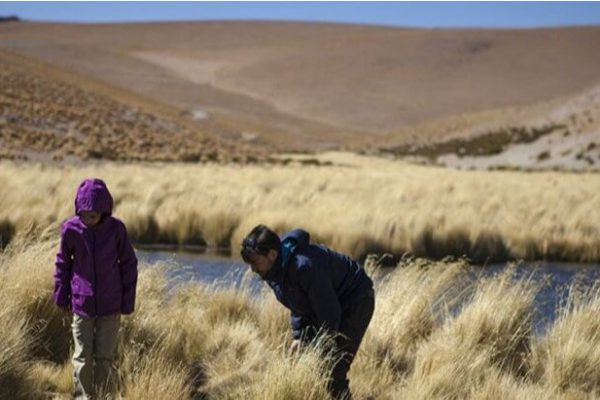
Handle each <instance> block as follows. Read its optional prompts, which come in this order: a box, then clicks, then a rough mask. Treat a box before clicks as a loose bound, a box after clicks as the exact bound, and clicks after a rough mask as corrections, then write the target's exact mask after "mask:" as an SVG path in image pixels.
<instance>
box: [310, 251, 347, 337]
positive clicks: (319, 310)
mask: <svg viewBox="0 0 600 400" xmlns="http://www.w3.org/2000/svg"><path fill="white" fill-rule="evenodd" d="M300 270H301V271H302V272H301V275H300V285H301V286H302V288H303V289H304V290H305V291H306V293H307V294H308V298H309V300H310V305H311V308H312V310H313V312H314V313H315V315H316V317H317V321H316V322H317V323H318V325H319V326H317V328H324V329H326V330H329V331H333V332H337V331H339V329H340V322H341V319H342V307H341V305H340V302H339V300H338V298H337V295H336V293H335V289H334V288H333V282H332V281H331V276H330V275H329V273H328V271H327V270H326V269H325V268H319V266H317V265H315V264H313V263H312V261H310V260H306V261H305V262H304V265H303V266H302V267H301V268H300Z"/></svg>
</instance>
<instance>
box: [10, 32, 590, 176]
mask: <svg viewBox="0 0 600 400" xmlns="http://www.w3.org/2000/svg"><path fill="white" fill-rule="evenodd" d="M2 52H4V53H2ZM3 54H20V55H25V56H27V57H28V58H30V59H37V60H41V61H43V62H45V63H48V64H49V65H53V66H55V67H57V68H61V69H62V70H63V72H64V71H70V72H71V73H74V74H76V75H77V76H79V77H80V79H81V80H83V79H84V78H85V79H89V80H92V81H93V82H96V85H95V86H94V88H95V89H94V90H96V89H97V88H98V87H99V85H100V83H102V84H103V85H104V86H103V89H104V93H105V94H108V95H111V96H114V95H115V93H120V95H121V97H120V98H121V99H123V98H125V99H124V100H123V101H124V103H127V102H128V101H129V100H130V99H132V98H134V99H135V100H136V101H138V102H139V101H143V102H146V103H148V102H150V103H152V104H154V105H156V107H158V109H160V110H161V112H162V111H163V110H165V109H168V110H169V111H170V113H171V115H172V118H173V120H174V121H177V123H183V124H184V125H185V126H187V127H188V128H189V129H191V130H192V131H198V132H202V133H203V134H208V135H209V136H212V137H213V138H214V137H217V138H219V139H223V140H225V141H227V142H228V141H229V140H233V141H236V142H238V143H242V144H249V145H258V146H259V147H261V146H262V147H263V148H264V146H265V145H266V146H268V147H267V148H268V149H269V151H279V150H321V149H325V148H352V149H355V150H357V149H358V150H367V151H371V152H375V153H380V152H381V151H382V150H383V152H386V153H390V152H391V153H393V154H396V155H401V156H405V155H410V154H416V155H426V156H428V157H427V158H428V159H429V161H433V162H435V163H439V164H442V165H449V166H456V167H466V168H486V167H520V168H523V167H525V168H566V169H579V170H581V169H595V168H597V164H598V157H599V156H600V152H599V150H598V148H599V146H598V143H599V142H600V125H599V124H600V123H599V122H598V121H599V120H600V111H599V110H600V100H599V96H598V95H597V93H598V87H599V86H598V85H599V83H600V27H572V28H552V29H531V30H497V29H496V30H489V29H488V30H486V29H401V28H385V27H370V26H359V25H336V24H314V23H286V22H189V23H181V22H179V23H141V24H95V25H94V24H54V23H32V22H7V23H3V24H0V56H1V57H2V59H5V58H6V55H3ZM17 64H18V63H17ZM43 74H45V72H43V73H42V75H43ZM3 79H6V78H3ZM3 86H4V85H3ZM107 88H113V89H114V90H112V89H107ZM111 90H112V91H111ZM124 93H127V95H123V94H124ZM155 109H156V108H155ZM17 128H18V127H17ZM440 144H441V145H440ZM423 146H426V147H425V148H423ZM176 147H179V148H180V147H181V146H176ZM415 149H416V151H415ZM432 156H433V157H432Z"/></svg>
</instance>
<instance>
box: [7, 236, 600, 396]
mask: <svg viewBox="0 0 600 400" xmlns="http://www.w3.org/2000/svg"><path fill="white" fill-rule="evenodd" d="M57 245H58V242H57V240H56V238H55V237H54V234H53V233H51V232H46V233H44V234H41V235H40V234H31V235H29V237H20V238H18V239H15V240H14V241H13V243H12V245H11V246H10V247H9V249H7V251H6V252H4V253H3V254H2V255H0V300H1V301H2V304H3V305H4V306H3V307H2V311H0V354H1V357H0V398H11V399H44V398H49V397H53V398H65V399H66V398H69V394H70V392H71V390H72V386H71V385H72V384H71V366H70V363H69V360H68V359H69V356H70V347H69V346H70V332H69V322H70V316H69V315H67V314H65V313H64V312H62V311H59V310H58V309H57V308H55V307H54V306H53V305H52V303H51V292H52V272H53V265H52V261H53V257H54V252H55V250H56V246H57ZM371 266H372V265H370V267H371ZM164 268H166V267H161V266H160V265H153V266H148V265H143V266H142V267H141V270H142V271H141V274H140V279H139V286H138V300H137V308H136V312H135V313H134V314H133V315H132V316H129V317H126V318H124V319H123V327H122V335H121V341H120V352H119V357H118V367H119V373H120V393H121V396H122V397H123V398H127V399H133V400H135V399H146V398H178V399H191V398H207V399H234V398H235V399H255V398H263V399H298V400H300V399H325V398H326V393H325V392H324V390H323V388H324V387H325V381H326V379H327V376H326V374H325V373H324V370H325V366H326V364H327V362H328V361H327V359H324V358H322V357H320V356H319V348H318V347H317V348H309V349H306V350H305V351H304V352H302V353H301V354H300V355H296V356H292V355H290V354H288V353H287V352H286V350H285V349H286V347H287V345H288V344H289V342H290V335H289V327H288V315H287V313H286V312H285V310H284V309H283V307H281V306H280V305H279V304H277V303H276V302H275V300H274V296H273V295H272V294H271V293H267V292H265V293H263V294H262V295H260V296H258V297H251V296H249V295H248V293H246V292H244V291H243V290H242V291H236V290H233V289H222V290H219V291H217V290H215V289H213V288H212V287H210V286H206V285H204V284H202V283H197V282H195V283H187V284H183V285H182V286H181V287H180V289H179V290H178V291H177V292H175V293H174V294H173V295H170V296H167V290H168V289H167V286H168V282H167V281H166V280H165V277H164V270H165V269H164ZM373 271H374V272H373V273H377V272H376V270H373ZM539 289H540V286H539V285H538V284H536V283H533V282H531V281H527V280H524V281H523V280H519V281H516V280H515V279H514V278H513V275H512V273H511V269H510V268H509V269H507V271H506V272H504V273H503V274H500V275H498V276H495V277H490V278H485V279H480V280H478V281H473V280H470V279H466V277H465V264H463V263H462V262H427V261H424V260H419V259H417V260H412V261H405V262H403V263H402V264H401V265H400V268H397V269H395V270H394V271H393V272H392V273H391V274H389V275H388V276H387V277H386V278H384V279H382V280H379V281H378V284H377V288H376V293H377V301H376V310H375V314H374V317H373V321H372V323H371V326H370V328H369V330H368V331H367V335H366V337H365V340H364V343H363V346H362V350H361V352H360V353H359V355H358V357H357V359H356V361H355V363H354V366H353V369H352V371H351V379H352V388H353V390H354V393H355V395H356V398H358V399H395V398H406V399H442V398H443V399H448V398H461V399H462V398H472V399H492V398H521V399H538V398H557V399H563V398H564V399H567V398H594V397H595V396H598V395H600V374H599V372H598V371H600V369H599V368H598V366H599V365H600V354H599V352H598V351H597V350H596V349H598V348H600V334H599V332H600V329H599V326H598V322H597V321H598V319H597V318H595V316H596V315H597V313H598V312H599V311H600V291H599V290H598V288H592V289H591V290H575V288H573V290H571V296H570V301H569V302H568V304H566V305H564V306H562V308H561V309H560V312H559V318H558V319H557V321H555V322H554V324H552V325H551V326H550V327H549V328H548V330H547V331H546V333H545V334H544V335H543V336H534V335H533V334H532V330H533V327H532V317H533V314H534V313H535V310H534V309H533V299H534V297H535V295H536V293H537V291H538V290H539ZM459 303H460V304H463V305H462V307H461V308H460V309H456V307H455V306H456V304H459ZM453 310H454V311H453ZM54 396H55V397H54Z"/></svg>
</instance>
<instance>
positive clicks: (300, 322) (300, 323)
mask: <svg viewBox="0 0 600 400" xmlns="http://www.w3.org/2000/svg"><path fill="white" fill-rule="evenodd" d="M290 321H291V323H292V337H293V338H294V339H300V336H302V330H303V329H304V328H306V327H307V326H308V325H310V323H309V321H308V320H306V319H304V318H302V317H301V316H300V315H298V314H296V313H295V312H293V311H292V312H291V318H290Z"/></svg>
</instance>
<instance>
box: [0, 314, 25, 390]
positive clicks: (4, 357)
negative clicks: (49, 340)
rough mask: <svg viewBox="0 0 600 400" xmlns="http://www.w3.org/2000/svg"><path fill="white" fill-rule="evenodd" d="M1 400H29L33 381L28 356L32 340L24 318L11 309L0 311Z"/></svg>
mask: <svg viewBox="0 0 600 400" xmlns="http://www.w3.org/2000/svg"><path fill="white" fill-rule="evenodd" d="M0 326H1V328H0V399H29V398H31V396H32V393H31V392H32V391H33V390H32V388H31V385H32V383H33V382H32V380H31V379H30V377H29V376H28V368H29V364H28V363H27V362H26V360H27V355H28V354H29V353H30V352H31V338H30V337H29V336H28V335H27V330H26V321H25V318H24V317H23V316H20V317H16V318H15V313H14V312H13V310H11V309H6V308H3V309H1V310H0Z"/></svg>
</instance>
